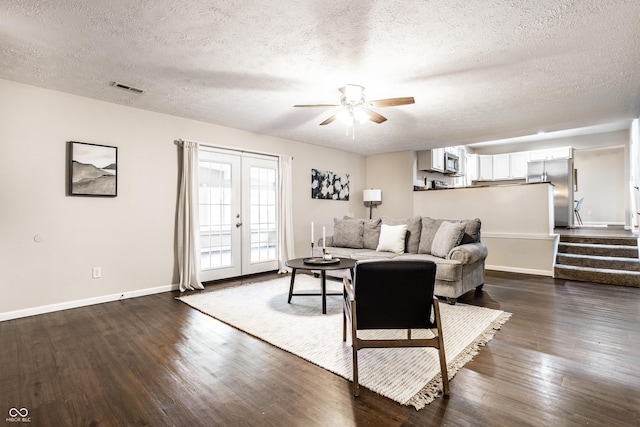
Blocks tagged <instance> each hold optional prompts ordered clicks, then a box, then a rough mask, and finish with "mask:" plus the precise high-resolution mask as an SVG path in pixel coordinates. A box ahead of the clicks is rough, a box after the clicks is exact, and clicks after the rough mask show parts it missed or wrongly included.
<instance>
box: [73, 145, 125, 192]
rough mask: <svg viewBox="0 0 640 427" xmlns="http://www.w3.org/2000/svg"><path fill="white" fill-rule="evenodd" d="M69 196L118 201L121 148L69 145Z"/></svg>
mask: <svg viewBox="0 0 640 427" xmlns="http://www.w3.org/2000/svg"><path fill="white" fill-rule="evenodd" d="M68 149H69V152H68V157H69V164H68V168H69V169H68V175H69V195H70V196H97V197H116V196H117V194H118V147H109V146H107V145H98V144H89V143H86V142H76V141H69V147H68Z"/></svg>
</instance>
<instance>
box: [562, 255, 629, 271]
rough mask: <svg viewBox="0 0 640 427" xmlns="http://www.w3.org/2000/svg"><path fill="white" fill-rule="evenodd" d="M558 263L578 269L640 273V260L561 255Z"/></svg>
mask: <svg viewBox="0 0 640 427" xmlns="http://www.w3.org/2000/svg"><path fill="white" fill-rule="evenodd" d="M556 263H557V264H561V265H573V266H576V267H590V268H603V269H610V270H623V271H640V259H638V258H621V257H611V256H593V255H577V254H567V253H559V254H558V256H557V258H556Z"/></svg>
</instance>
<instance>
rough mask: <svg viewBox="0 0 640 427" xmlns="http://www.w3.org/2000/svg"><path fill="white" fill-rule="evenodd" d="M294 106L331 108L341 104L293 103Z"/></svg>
mask: <svg viewBox="0 0 640 427" xmlns="http://www.w3.org/2000/svg"><path fill="white" fill-rule="evenodd" d="M294 107H311V108H333V107H341V105H335V104H311V105H294Z"/></svg>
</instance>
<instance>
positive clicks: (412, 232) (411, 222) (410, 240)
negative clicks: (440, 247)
mask: <svg viewBox="0 0 640 427" xmlns="http://www.w3.org/2000/svg"><path fill="white" fill-rule="evenodd" d="M382 224H387V225H401V224H406V225H407V235H406V243H405V248H404V251H405V252H407V253H410V254H417V253H418V246H419V245H420V231H421V229H422V224H421V219H420V216H419V215H416V216H414V217H411V218H408V219H394V218H389V217H386V216H383V217H382Z"/></svg>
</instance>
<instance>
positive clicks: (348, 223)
mask: <svg viewBox="0 0 640 427" xmlns="http://www.w3.org/2000/svg"><path fill="white" fill-rule="evenodd" d="M363 235H364V221H362V220H361V219H339V218H334V219H333V242H332V243H333V246H339V247H343V248H354V249H362V248H363V247H364V246H363Z"/></svg>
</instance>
